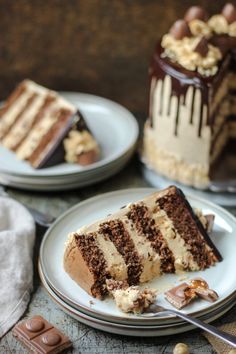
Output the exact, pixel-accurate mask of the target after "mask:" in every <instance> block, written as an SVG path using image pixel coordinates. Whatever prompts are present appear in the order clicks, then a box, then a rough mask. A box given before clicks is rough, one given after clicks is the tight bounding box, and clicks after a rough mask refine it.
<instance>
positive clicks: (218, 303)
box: [39, 187, 236, 321]
mask: <svg viewBox="0 0 236 354" xmlns="http://www.w3.org/2000/svg"><path fill="white" fill-rule="evenodd" d="M157 190H158V189H157V188H149V187H144V188H142V187H141V188H127V189H119V190H116V191H111V192H106V193H102V194H99V195H96V196H93V197H90V198H87V199H85V200H83V201H81V202H79V203H77V204H75V205H73V206H72V207H71V208H69V209H68V210H66V211H65V212H64V213H62V214H61V215H60V216H59V217H58V218H57V219H56V220H55V221H54V223H53V224H52V225H51V226H50V228H49V229H48V230H47V232H46V233H45V235H44V237H43V240H42V242H41V245H40V250H39V260H40V263H41V266H42V271H43V274H44V276H45V278H46V279H47V281H48V283H49V284H50V285H51V286H52V281H50V279H49V278H50V277H49V276H48V274H47V272H46V271H45V266H44V262H43V249H44V244H45V243H46V240H47V238H48V237H49V236H50V233H51V232H52V230H53V229H54V227H56V226H57V224H58V223H60V222H62V220H63V219H64V218H66V217H67V216H68V215H69V214H70V213H73V212H74V211H75V210H76V209H77V208H78V207H81V206H82V207H84V206H85V205H86V204H87V203H91V202H92V203H94V202H96V201H97V200H99V199H102V198H104V197H106V196H113V195H114V194H115V195H119V194H120V193H123V194H125V193H127V192H133V193H138V192H141V193H146V192H147V193H150V194H151V193H152V192H154V191H157ZM185 196H186V198H187V199H188V198H190V199H191V198H192V199H193V200H194V199H195V200H196V201H198V202H202V203H204V204H206V206H207V207H211V208H214V209H216V210H219V211H220V212H221V213H223V214H226V215H227V217H229V218H230V219H231V221H232V222H233V223H234V224H235V227H236V217H235V216H234V215H232V214H231V213H230V212H228V211H227V210H225V209H224V208H222V207H221V206H219V205H217V204H215V203H212V202H210V201H208V200H206V199H204V198H201V197H198V196H195V195H189V194H186V195H185ZM77 285H78V284H77ZM78 286H79V285H78ZM53 288H55V287H53ZM57 293H58V294H60V296H62V297H63V298H66V299H67V296H65V295H62V294H61V292H60V291H57ZM232 294H236V290H234V291H233V292H231V293H230V294H229V295H228V296H226V297H225V298H224V299H222V300H221V301H219V302H217V304H215V303H212V304H210V305H209V307H207V309H203V310H199V311H194V312H191V314H190V315H193V316H194V315H196V314H198V313H202V312H207V310H208V309H209V308H212V307H214V306H217V305H220V303H221V302H222V301H224V300H226V298H229V297H230V296H231V295H232ZM67 300H68V299H67ZM69 302H71V303H74V302H73V301H71V300H69ZM76 306H77V307H80V308H81V309H83V310H84V311H86V312H88V313H90V312H91V313H97V311H95V310H92V309H91V308H89V307H87V306H83V305H78V303H76ZM99 314H100V315H101V316H103V317H108V316H109V318H119V319H123V320H126V321H128V320H132V321H133V320H134V321H135V320H136V321H137V319H135V318H134V317H117V316H110V315H107V314H106V313H103V312H102V311H101V312H99ZM171 317H173V318H174V316H168V319H170V318H171ZM165 318H166V319H167V317H165ZM159 319H160V318H159ZM162 319H163V318H162ZM147 320H148V319H147Z"/></svg>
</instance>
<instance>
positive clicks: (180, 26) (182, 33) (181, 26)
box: [169, 20, 191, 39]
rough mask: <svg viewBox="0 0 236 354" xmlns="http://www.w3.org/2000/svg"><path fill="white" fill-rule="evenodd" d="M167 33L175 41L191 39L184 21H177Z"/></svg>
mask: <svg viewBox="0 0 236 354" xmlns="http://www.w3.org/2000/svg"><path fill="white" fill-rule="evenodd" d="M169 33H170V34H171V35H172V36H173V37H174V38H175V39H183V38H184V37H191V32H190V29H189V26H188V24H187V22H186V21H184V20H178V21H176V22H175V23H174V24H173V26H172V27H171V28H170V31H169Z"/></svg>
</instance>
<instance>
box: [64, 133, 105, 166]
mask: <svg viewBox="0 0 236 354" xmlns="http://www.w3.org/2000/svg"><path fill="white" fill-rule="evenodd" d="M64 148H65V160H66V161H67V162H71V163H75V162H77V159H78V156H79V155H81V154H83V153H86V152H88V151H91V150H93V151H95V150H96V151H97V152H98V144H97V142H96V140H95V139H94V137H93V136H92V135H91V134H90V133H89V132H88V131H87V130H83V131H81V132H79V131H77V130H71V131H70V133H69V135H68V137H67V138H66V139H65V140H64Z"/></svg>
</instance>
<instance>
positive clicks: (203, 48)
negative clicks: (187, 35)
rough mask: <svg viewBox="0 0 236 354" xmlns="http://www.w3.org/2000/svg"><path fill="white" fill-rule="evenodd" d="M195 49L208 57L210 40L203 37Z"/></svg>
mask: <svg viewBox="0 0 236 354" xmlns="http://www.w3.org/2000/svg"><path fill="white" fill-rule="evenodd" d="M194 51H195V52H197V53H199V54H200V55H201V56H202V57H206V56H207V53H208V40H207V39H206V38H205V37H202V38H201V39H200V41H199V42H198V44H197V45H196V47H195V48H194Z"/></svg>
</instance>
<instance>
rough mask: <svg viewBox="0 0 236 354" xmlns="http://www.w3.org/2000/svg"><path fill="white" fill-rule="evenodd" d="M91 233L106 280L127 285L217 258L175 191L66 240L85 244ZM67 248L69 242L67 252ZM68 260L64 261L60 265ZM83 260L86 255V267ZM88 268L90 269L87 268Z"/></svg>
mask: <svg viewBox="0 0 236 354" xmlns="http://www.w3.org/2000/svg"><path fill="white" fill-rule="evenodd" d="M91 234H92V235H93V242H94V243H95V244H96V248H98V249H99V250H100V252H102V258H103V259H104V260H105V264H106V272H107V273H106V277H107V278H109V277H110V278H113V279H115V280H127V281H128V283H129V284H138V283H139V282H145V281H148V280H151V279H153V278H154V277H156V276H159V275H160V274H162V273H165V272H179V271H183V270H187V271H189V270H199V269H205V268H207V267H209V266H210V265H213V264H214V263H215V262H216V261H217V260H219V259H220V255H219V253H218V251H217V250H216V249H215V247H214V245H213V244H212V242H211V241H210V239H209V237H208V235H207V234H206V231H205V230H204V228H203V227H202V226H201V224H200V223H199V222H198V221H197V218H196V217H195V216H194V214H193V212H192V209H191V207H190V206H189V204H188V203H187V201H186V200H185V198H184V196H183V195H182V193H181V192H180V190H178V189H177V188H175V187H170V188H168V189H166V190H164V191H161V192H156V193H154V194H153V195H151V196H149V197H147V198H145V199H143V200H142V201H139V202H137V203H133V204H130V205H128V206H126V207H124V208H122V209H121V210H120V211H118V212H117V213H115V214H113V215H111V216H109V217H107V218H105V219H103V220H100V221H98V222H96V223H94V224H92V225H89V226H85V227H83V228H81V229H80V230H78V231H77V232H76V233H72V234H71V236H70V238H71V239H73V238H76V239H77V238H78V237H79V238H82V239H83V244H86V243H87V237H90V235H91ZM89 242H90V241H88V245H87V247H89ZM69 245H70V242H69V243H68V245H67V248H68V247H69ZM77 247H78V248H79V252H80V253H81V255H82V257H83V256H84V249H85V248H83V249H82V248H81V247H80V245H79V244H78V243H77ZM66 254H67V253H65V255H66ZM68 259H69V257H67V256H65V259H64V263H65V264H66V263H67V262H68V261H69V260H68ZM86 259H87V255H85V257H84V260H85V262H87V260H86ZM88 267H89V268H91V266H90V263H88ZM65 269H67V268H66V266H65ZM76 271H77V272H78V270H75V269H74V272H76ZM91 272H93V270H92V269H91ZM69 274H70V273H69ZM91 286H93V285H91ZM86 290H87V291H88V289H86ZM89 292H90V293H91V290H90V291H89Z"/></svg>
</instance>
